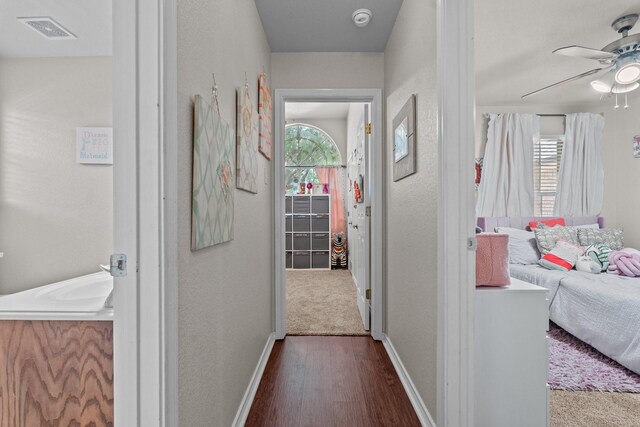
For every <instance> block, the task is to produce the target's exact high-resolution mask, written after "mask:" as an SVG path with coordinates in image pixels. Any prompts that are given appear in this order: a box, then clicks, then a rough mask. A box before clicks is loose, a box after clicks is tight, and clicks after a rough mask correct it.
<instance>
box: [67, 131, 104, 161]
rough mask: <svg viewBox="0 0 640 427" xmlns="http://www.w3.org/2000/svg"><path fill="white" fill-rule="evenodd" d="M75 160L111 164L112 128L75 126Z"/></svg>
mask: <svg viewBox="0 0 640 427" xmlns="http://www.w3.org/2000/svg"><path fill="white" fill-rule="evenodd" d="M76 162H77V163H84V164H100V165H112V164H113V129H112V128H106V127H100V128H98V127H83V128H76Z"/></svg>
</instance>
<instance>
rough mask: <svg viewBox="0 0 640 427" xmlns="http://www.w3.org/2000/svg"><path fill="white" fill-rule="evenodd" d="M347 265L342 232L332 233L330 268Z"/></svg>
mask: <svg viewBox="0 0 640 427" xmlns="http://www.w3.org/2000/svg"><path fill="white" fill-rule="evenodd" d="M338 266H340V267H342V268H346V267H347V251H346V248H345V242H344V240H343V234H342V233H334V234H333V241H332V242H331V268H334V269H335V268H338Z"/></svg>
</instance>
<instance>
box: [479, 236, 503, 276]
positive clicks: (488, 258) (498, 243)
mask: <svg viewBox="0 0 640 427" xmlns="http://www.w3.org/2000/svg"><path fill="white" fill-rule="evenodd" d="M476 239H477V241H478V248H477V250H476V286H508V285H509V284H511V279H510V277H509V235H508V234H495V233H481V234H477V235H476Z"/></svg>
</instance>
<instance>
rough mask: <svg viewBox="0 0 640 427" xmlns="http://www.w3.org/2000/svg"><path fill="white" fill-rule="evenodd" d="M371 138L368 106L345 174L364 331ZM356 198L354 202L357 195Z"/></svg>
mask: <svg viewBox="0 0 640 427" xmlns="http://www.w3.org/2000/svg"><path fill="white" fill-rule="evenodd" d="M370 136H371V122H370V115H369V105H368V104H365V105H364V114H363V116H362V120H361V122H360V126H359V129H358V141H357V145H356V150H355V155H354V156H353V157H352V159H351V162H352V164H350V165H349V171H350V172H351V171H352V172H353V176H351V177H350V179H352V181H353V191H352V194H353V197H352V199H351V200H350V201H349V203H352V204H353V210H352V212H353V217H352V218H350V225H351V230H350V231H351V233H350V234H351V237H350V238H351V242H350V243H349V244H350V245H355V248H354V249H355V250H352V251H351V254H353V255H354V257H353V260H352V264H351V267H352V270H351V271H352V274H353V278H354V281H355V283H356V287H357V291H358V294H357V298H358V310H359V311H360V316H361V317H362V323H363V324H364V328H365V329H366V330H367V331H368V330H370V311H371V304H370V303H371V279H370V260H371V258H370V225H371V224H370V215H371V197H370V196H371V185H370V184H369V164H370V156H369V142H370ZM358 194H359V195H360V197H359V198H358V197H357V195H358Z"/></svg>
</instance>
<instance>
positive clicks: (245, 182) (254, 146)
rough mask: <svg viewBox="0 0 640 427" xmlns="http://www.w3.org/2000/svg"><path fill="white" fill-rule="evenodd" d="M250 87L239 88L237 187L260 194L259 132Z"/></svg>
mask: <svg viewBox="0 0 640 427" xmlns="http://www.w3.org/2000/svg"><path fill="white" fill-rule="evenodd" d="M256 122H257V114H256V112H255V111H254V109H253V103H252V102H251V94H250V93H249V85H245V86H244V87H242V88H238V117H237V121H236V126H237V130H236V139H237V150H236V154H237V158H236V161H237V168H236V174H237V175H236V187H237V188H239V189H240V190H245V191H248V192H249V193H254V194H255V193H257V192H258V130H257V123H256Z"/></svg>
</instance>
